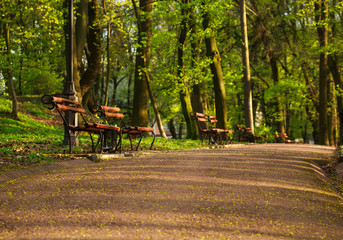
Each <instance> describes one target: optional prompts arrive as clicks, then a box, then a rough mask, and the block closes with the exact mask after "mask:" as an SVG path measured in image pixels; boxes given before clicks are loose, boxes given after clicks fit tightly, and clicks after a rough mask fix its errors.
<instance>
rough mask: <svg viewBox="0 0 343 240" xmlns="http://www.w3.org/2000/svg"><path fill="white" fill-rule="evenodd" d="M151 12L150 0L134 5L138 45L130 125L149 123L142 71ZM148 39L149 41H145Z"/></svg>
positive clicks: (133, 1)
mask: <svg viewBox="0 0 343 240" xmlns="http://www.w3.org/2000/svg"><path fill="white" fill-rule="evenodd" d="M132 4H133V5H134V6H136V2H135V0H132ZM151 13H152V1H151V0H139V7H138V8H137V7H136V18H137V26H138V42H137V44H138V47H137V50H136V62H135V64H136V65H135V80H134V93H133V95H134V97H133V113H134V114H133V115H132V123H131V124H132V125H137V126H138V125H141V126H148V125H149V116H148V99H149V92H148V86H147V84H146V83H147V82H146V74H145V73H144V71H146V69H145V65H146V64H147V65H149V60H150V59H144V58H145V56H148V54H147V52H149V51H150V47H151V46H150V44H148V43H150V40H151V39H149V36H147V34H148V32H151V26H152V19H151V17H150V16H149V15H151ZM147 41H149V42H147Z"/></svg>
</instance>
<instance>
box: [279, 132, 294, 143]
mask: <svg viewBox="0 0 343 240" xmlns="http://www.w3.org/2000/svg"><path fill="white" fill-rule="evenodd" d="M275 134H276V141H277V142H279V143H294V141H292V140H290V139H288V135H287V133H278V132H276V133H275Z"/></svg>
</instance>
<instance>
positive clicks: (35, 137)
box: [0, 97, 203, 172]
mask: <svg viewBox="0 0 343 240" xmlns="http://www.w3.org/2000/svg"><path fill="white" fill-rule="evenodd" d="M10 112H11V101H10V100H8V99H5V98H3V97H0V172H1V171H9V170H13V169H18V168H22V167H28V166H32V165H42V164H49V163H52V162H55V161H60V160H65V159H66V158H70V156H66V155H64V154H62V153H63V152H64V146H62V140H63V135H64V132H63V129H62V127H61V125H60V124H61V120H60V118H59V116H58V115H56V113H55V112H54V111H51V110H49V109H47V107H46V106H44V105H43V104H42V103H40V102H39V101H32V102H28V101H27V102H24V103H19V112H20V113H19V118H20V121H15V120H12V119H10V118H9V116H10ZM58 125H59V126H58ZM149 140H150V139H147V141H143V142H142V144H143V147H145V148H146V147H147V146H148V145H149ZM79 141H80V145H81V146H82V147H81V148H80V149H75V151H78V152H83V151H88V150H89V147H86V146H88V145H89V144H90V141H89V139H88V137H87V135H82V136H80V137H79ZM125 146H128V142H127V141H124V147H125ZM154 146H155V149H157V150H171V149H182V148H194V147H201V146H203V145H202V143H201V142H200V141H192V140H172V139H170V140H168V141H166V140H163V139H156V142H155V144H154ZM75 151H74V152H75Z"/></svg>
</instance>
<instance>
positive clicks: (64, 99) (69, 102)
mask: <svg viewBox="0 0 343 240" xmlns="http://www.w3.org/2000/svg"><path fill="white" fill-rule="evenodd" d="M52 101H53V102H55V103H68V104H72V105H75V106H77V107H81V103H79V102H76V101H73V100H70V99H66V98H59V97H52Z"/></svg>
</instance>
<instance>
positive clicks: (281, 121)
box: [270, 57, 286, 133]
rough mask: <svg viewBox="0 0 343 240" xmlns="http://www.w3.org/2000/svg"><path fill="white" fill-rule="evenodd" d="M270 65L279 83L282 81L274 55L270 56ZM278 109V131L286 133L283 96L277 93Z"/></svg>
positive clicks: (274, 78) (275, 80)
mask: <svg viewBox="0 0 343 240" xmlns="http://www.w3.org/2000/svg"><path fill="white" fill-rule="evenodd" d="M270 65H271V68H272V77H273V80H274V84H277V83H279V82H280V79H279V69H278V66H277V62H276V59H275V58H274V57H270ZM276 98H277V109H278V113H279V120H278V122H277V123H278V129H277V130H278V132H280V133H285V130H286V127H285V114H284V109H283V106H282V103H281V98H280V95H277V97H276Z"/></svg>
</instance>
